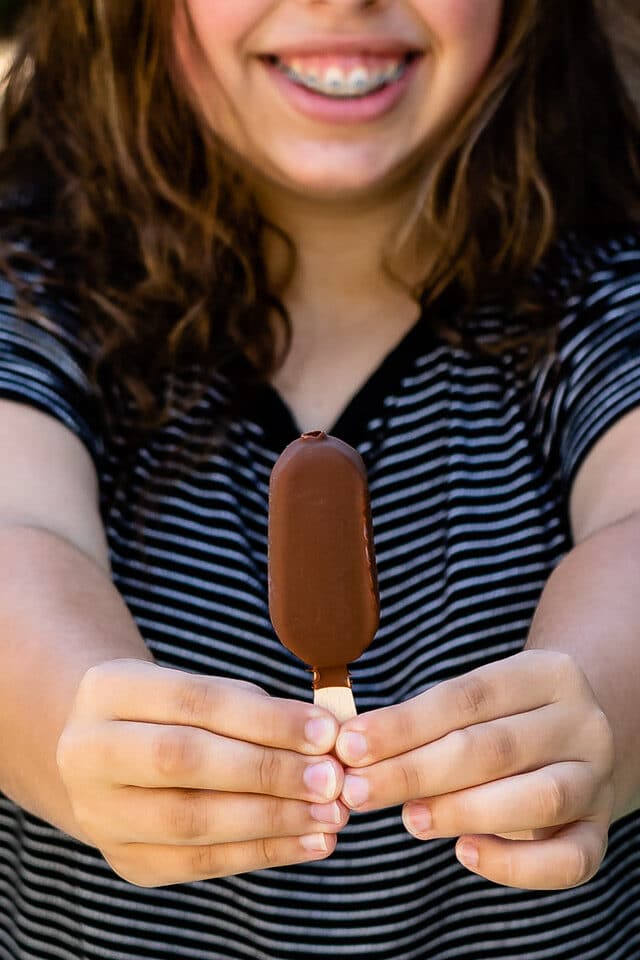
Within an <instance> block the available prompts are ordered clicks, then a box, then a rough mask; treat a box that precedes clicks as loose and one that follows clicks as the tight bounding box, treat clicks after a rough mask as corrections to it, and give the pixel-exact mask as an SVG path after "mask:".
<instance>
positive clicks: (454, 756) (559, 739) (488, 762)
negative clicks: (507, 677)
mask: <svg viewBox="0 0 640 960" xmlns="http://www.w3.org/2000/svg"><path fill="white" fill-rule="evenodd" d="M592 727H593V725H591V724H589V723H587V722H586V721H585V716H584V710H582V709H578V708H573V709H572V708H571V707H563V709H559V708H558V706H557V705H556V704H553V705H551V706H545V707H540V708H539V709H537V710H532V711H530V712H528V713H524V714H519V715H517V716H511V717H505V718H501V719H498V720H492V721H489V722H488V723H477V724H474V725H473V726H470V727H464V728H463V729H460V730H454V731H453V733H449V734H447V735H446V736H444V737H442V738H441V739H440V740H436V741H435V742H433V743H428V744H426V745H425V746H421V747H419V748H418V749H416V750H410V751H409V752H408V753H405V754H401V755H400V756H397V757H391V758H390V759H388V760H382V761H381V762H380V763H376V764H373V765H372V766H371V767H366V768H364V769H358V768H350V769H348V770H347V771H346V777H345V785H344V793H343V799H344V802H345V804H346V805H347V806H348V807H350V808H351V809H359V810H367V809H378V808H381V807H387V806H394V805H395V804H398V803H405V802H406V801H408V800H415V799H418V798H419V797H427V796H428V797H435V796H439V795H440V794H444V793H453V792H456V791H458V790H463V789H465V788H468V787H473V786H476V785H477V784H481V783H486V782H489V781H492V780H499V779H502V778H504V777H509V776H513V775H514V774H516V773H524V772H527V771H530V770H536V769H538V768H540V767H543V766H546V765H548V764H551V763H554V762H557V761H565V760H566V761H568V760H591V761H595V760H597V759H598V754H599V753H602V764H601V766H602V768H603V769H604V767H605V766H606V762H605V761H606V756H605V750H604V747H603V749H602V750H599V746H598V743H599V741H598V739H597V737H595V736H594V731H593V729H592ZM607 744H608V740H607V741H606V744H605V746H606V745H607Z"/></svg>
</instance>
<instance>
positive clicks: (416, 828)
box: [403, 803, 433, 838]
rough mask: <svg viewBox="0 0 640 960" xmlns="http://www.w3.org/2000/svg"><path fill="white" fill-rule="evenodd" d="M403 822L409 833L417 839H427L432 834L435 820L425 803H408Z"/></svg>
mask: <svg viewBox="0 0 640 960" xmlns="http://www.w3.org/2000/svg"><path fill="white" fill-rule="evenodd" d="M403 820H404V824H405V826H406V828H407V830H408V831H409V833H412V834H413V835H414V836H416V837H419V838H426V835H427V834H429V833H431V828H432V826H433V818H432V816H431V811H430V810H429V807H427V806H426V805H425V804H424V803H408V804H407V805H406V807H405V808H404V816H403Z"/></svg>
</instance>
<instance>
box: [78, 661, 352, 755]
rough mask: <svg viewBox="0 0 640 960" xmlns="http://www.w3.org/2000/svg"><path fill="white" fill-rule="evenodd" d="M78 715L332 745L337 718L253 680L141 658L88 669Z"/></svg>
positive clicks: (278, 742) (299, 746)
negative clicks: (161, 664) (190, 670)
mask: <svg viewBox="0 0 640 960" xmlns="http://www.w3.org/2000/svg"><path fill="white" fill-rule="evenodd" d="M75 713H76V716H81V717H86V718H111V719H113V720H134V721H136V720H137V721H143V722H147V723H158V724H171V725H180V726H189V727H200V728H202V729H203V730H209V731H213V732H215V733H219V734H221V735H222V736H225V737H231V738H233V739H235V740H246V741H248V742H252V743H260V744H265V745H267V746H271V747H280V748H284V749H289V750H296V751H298V752H300V753H307V754H319V753H328V752H330V751H331V750H332V749H333V747H334V745H335V740H336V736H337V732H338V723H337V721H336V719H335V717H334V716H333V715H332V714H330V713H329V712H328V711H326V710H323V709H321V708H320V707H315V706H313V705H312V704H304V703H300V702H298V701H296V700H281V699H279V698H277V697H270V696H268V694H266V693H265V692H264V691H263V690H261V689H260V688H259V687H257V686H255V685H254V684H250V683H244V682H242V681H238V680H227V679H221V678H219V677H205V676H200V675H197V674H191V673H186V672H183V671H181V670H172V669H169V668H167V667H158V666H157V665H156V664H153V663H145V662H143V661H139V660H114V661H111V662H108V663H103V664H99V665H98V666H96V667H92V668H91V669H90V670H88V671H87V673H86V674H85V675H84V677H83V679H82V681H81V683H80V687H79V689H78V694H77V698H76V710H75Z"/></svg>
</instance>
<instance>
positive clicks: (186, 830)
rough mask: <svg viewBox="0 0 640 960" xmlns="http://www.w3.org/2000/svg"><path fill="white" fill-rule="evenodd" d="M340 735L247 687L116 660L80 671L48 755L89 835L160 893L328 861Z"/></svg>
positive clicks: (341, 812) (307, 708)
mask: <svg viewBox="0 0 640 960" xmlns="http://www.w3.org/2000/svg"><path fill="white" fill-rule="evenodd" d="M337 732H338V724H337V722H336V720H335V719H334V718H333V717H332V716H331V714H329V713H327V712H326V711H324V710H320V709H318V708H316V707H313V706H311V705H307V704H303V703H297V702H295V701H289V700H279V699H275V698H272V697H269V696H268V695H267V694H266V693H264V692H263V691H262V690H260V689H259V688H258V687H255V686H253V685H252V684H248V683H243V682H236V681H231V680H221V679H214V678H208V677H202V676H195V675H192V674H189V673H182V672H180V671H178V670H169V669H166V668H162V667H158V666H156V665H154V664H150V663H144V662H142V661H135V660H119V661H112V662H107V663H104V664H101V665H99V666H97V667H92V668H91V669H90V670H89V671H88V672H87V673H86V674H85V676H84V678H83V680H82V681H81V683H80V686H79V689H78V692H77V696H76V699H75V704H74V706H73V709H72V712H71V715H70V717H69V719H68V721H67V724H66V727H65V729H64V731H63V733H62V736H61V738H60V741H59V745H58V755H57V759H58V767H59V770H60V775H61V777H62V779H63V781H64V784H65V786H66V789H67V792H68V794H69V798H70V802H71V805H72V808H73V812H74V816H75V818H76V820H77V822H78V824H79V826H80V828H81V830H82V831H83V833H84V835H85V836H86V838H87V840H88V841H89V842H90V843H93V844H94V845H95V846H96V847H97V848H98V849H99V850H100V851H101V852H102V854H103V855H104V857H105V858H106V860H107V861H108V862H109V863H110V864H111V866H112V867H113V869H114V870H115V871H116V872H117V873H118V874H120V875H121V876H122V877H124V878H125V879H126V880H129V881H130V882H131V883H135V884H138V885H140V886H159V885H165V884H172V883H182V882H188V881H193V880H201V879H205V878H207V877H219V876H226V875H229V874H235V873H242V872H244V871H247V870H259V869H263V868H265V867H272V866H277V865H284V864H293V863H300V862H303V861H308V860H320V859H323V858H324V857H326V856H328V855H329V854H330V853H331V852H332V851H333V850H334V848H335V844H336V837H335V834H336V833H337V832H338V830H339V829H340V828H341V827H342V826H344V824H345V822H346V820H347V818H348V812H347V811H346V809H345V808H344V807H343V806H342V804H340V803H337V802H336V801H337V798H338V797H339V795H340V792H341V790H342V783H343V770H342V767H341V766H340V764H339V763H338V762H337V761H336V760H335V758H333V757H330V756H328V752H329V751H330V750H332V749H333V747H334V745H335V739H336V735H337Z"/></svg>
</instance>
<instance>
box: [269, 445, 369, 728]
mask: <svg viewBox="0 0 640 960" xmlns="http://www.w3.org/2000/svg"><path fill="white" fill-rule="evenodd" d="M269 611H270V614H271V621H272V623H273V626H274V629H275V631H276V633H277V635H278V637H279V638H280V640H281V642H282V643H283V644H284V646H285V647H287V649H288V650H290V651H291V652H292V653H294V654H295V655H296V656H297V657H299V658H300V659H301V660H303V661H304V662H305V663H306V664H307V665H308V666H309V667H311V669H312V670H313V689H314V701H315V702H316V703H319V704H322V705H323V706H327V707H328V709H330V710H332V711H333V712H334V713H335V714H336V716H338V719H339V720H341V721H343V720H345V719H348V718H349V717H351V716H355V713H356V709H355V703H354V700H353V694H352V692H351V680H350V677H349V670H348V665H349V664H350V663H352V662H353V661H354V660H356V659H357V658H358V657H359V656H360V655H361V654H362V653H363V652H364V651H365V650H366V649H367V647H368V646H369V644H370V643H371V641H372V640H373V637H374V635H375V632H376V630H377V629H378V622H379V615H380V605H379V599H378V583H377V576H376V564H375V555H374V547H373V536H372V530H371V511H370V508H369V490H368V485H367V474H366V470H365V466H364V463H363V462H362V458H361V457H360V455H359V454H358V453H357V452H356V451H355V450H354V449H353V448H352V447H350V446H349V445H348V444H346V443H343V442H342V441H341V440H338V439H336V438H335V437H331V436H328V435H327V434H326V433H323V432H322V431H314V432H313V433H305V434H304V435H303V436H302V437H300V438H299V439H298V440H295V441H294V442H293V443H291V444H289V446H288V447H287V448H286V450H285V451H284V452H283V453H282V455H281V456H280V458H279V459H278V461H277V463H276V465H275V467H274V469H273V473H272V475H271V485H270V490H269Z"/></svg>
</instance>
